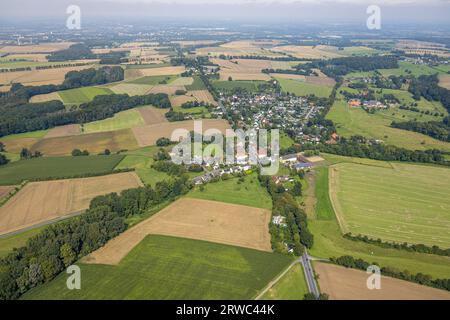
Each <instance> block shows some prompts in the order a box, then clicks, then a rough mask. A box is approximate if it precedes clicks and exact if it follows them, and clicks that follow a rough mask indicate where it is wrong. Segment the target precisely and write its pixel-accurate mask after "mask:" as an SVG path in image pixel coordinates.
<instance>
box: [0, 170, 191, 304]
mask: <svg viewBox="0 0 450 320" xmlns="http://www.w3.org/2000/svg"><path fill="white" fill-rule="evenodd" d="M190 188H191V185H190V183H189V180H188V177H187V176H182V177H180V178H178V179H175V180H170V181H162V182H158V183H156V186H155V188H152V187H151V186H145V187H141V188H136V189H130V190H125V191H123V192H122V193H121V194H120V195H118V194H116V193H112V194H109V195H105V196H100V197H97V198H95V199H93V200H92V201H91V203H90V207H89V209H88V210H87V211H86V212H85V213H84V214H82V215H80V216H78V217H75V218H72V219H70V220H67V221H64V222H61V223H58V224H54V225H51V226H49V227H47V228H45V229H44V230H43V231H42V232H40V233H39V234H38V235H36V236H34V237H32V238H30V239H29V240H28V241H27V244H26V245H25V246H24V247H21V248H19V249H15V250H14V251H13V252H12V253H10V254H9V255H7V256H6V257H4V258H2V259H0V299H2V300H11V299H17V298H19V297H20V296H21V295H23V294H24V293H25V292H27V291H28V290H30V289H31V288H33V287H36V286H39V285H42V284H44V283H47V282H49V281H51V280H52V279H54V278H55V277H56V276H57V275H58V274H59V273H61V272H62V271H63V270H64V269H65V268H67V267H68V266H70V265H71V264H73V263H74V262H75V261H77V260H78V259H80V258H82V257H84V256H86V255H88V254H89V253H91V252H93V251H95V250H97V249H98V248H100V247H102V246H104V245H105V244H106V243H107V242H108V240H110V239H112V238H114V237H116V236H118V235H119V234H121V233H122V232H124V231H125V230H126V229H127V223H126V218H127V217H130V216H135V215H140V214H143V213H145V212H146V211H148V210H149V209H151V208H153V207H155V206H157V205H158V204H161V203H163V202H165V201H170V200H173V199H175V198H176V197H178V196H180V195H183V194H186V193H187V192H188V191H189V189H190Z"/></svg>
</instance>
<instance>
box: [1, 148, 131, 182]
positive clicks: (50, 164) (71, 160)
mask: <svg viewBox="0 0 450 320" xmlns="http://www.w3.org/2000/svg"><path fill="white" fill-rule="evenodd" d="M123 158H124V156H122V155H110V156H88V157H54V158H53V157H52V158H50V157H43V158H35V159H30V160H20V161H17V162H12V163H9V164H7V165H5V166H2V167H0V185H16V184H20V183H21V182H22V181H24V180H35V179H46V180H51V178H61V177H70V176H75V175H85V174H95V173H106V172H110V171H111V170H113V169H114V167H115V166H117V164H118V163H119V162H120V161H122V159H123Z"/></svg>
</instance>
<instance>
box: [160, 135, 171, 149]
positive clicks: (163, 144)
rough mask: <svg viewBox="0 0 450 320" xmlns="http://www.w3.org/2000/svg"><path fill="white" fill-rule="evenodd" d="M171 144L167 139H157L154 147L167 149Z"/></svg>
mask: <svg viewBox="0 0 450 320" xmlns="http://www.w3.org/2000/svg"><path fill="white" fill-rule="evenodd" d="M171 143H172V141H170V139H169V138H164V137H163V138H159V139H158V140H156V145H157V146H158V147H167V146H169V145H170V144H171Z"/></svg>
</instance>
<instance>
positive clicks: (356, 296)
mask: <svg viewBox="0 0 450 320" xmlns="http://www.w3.org/2000/svg"><path fill="white" fill-rule="evenodd" d="M314 270H315V271H316V273H317V274H318V275H319V285H320V289H321V291H322V292H325V293H327V294H328V295H329V296H330V299H332V300H450V292H447V291H443V290H438V289H434V288H430V287H426V286H421V285H418V284H415V283H412V282H407V281H403V280H398V279H393V278H388V277H382V278H381V290H369V289H367V285H366V281H367V278H368V277H369V275H368V274H367V273H365V272H363V271H360V270H355V269H346V268H344V267H340V266H336V265H333V264H327V263H315V264H314Z"/></svg>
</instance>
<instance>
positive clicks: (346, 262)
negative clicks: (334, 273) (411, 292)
mask: <svg viewBox="0 0 450 320" xmlns="http://www.w3.org/2000/svg"><path fill="white" fill-rule="evenodd" d="M330 260H331V262H333V263H335V264H337V265H340V266H344V267H346V268H353V269H359V270H363V271H366V270H367V268H368V267H369V266H371V265H378V266H379V264H377V263H375V262H374V263H369V262H367V261H364V260H362V259H356V258H354V257H352V256H342V257H339V258H331V259H330ZM381 274H382V275H384V276H388V277H392V278H397V279H401V280H406V281H411V282H415V283H418V284H421V285H425V286H429V287H434V288H437V289H443V290H447V291H450V279H435V280H434V279H432V277H431V276H429V275H425V274H422V273H418V274H411V273H409V271H407V270H405V271H399V270H396V269H394V268H389V267H382V268H381Z"/></svg>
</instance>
